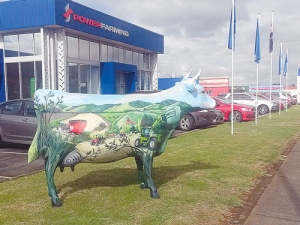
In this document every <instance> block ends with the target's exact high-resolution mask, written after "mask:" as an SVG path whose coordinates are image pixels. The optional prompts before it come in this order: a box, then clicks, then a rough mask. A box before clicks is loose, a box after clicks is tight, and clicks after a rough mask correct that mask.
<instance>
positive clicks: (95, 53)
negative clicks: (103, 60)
mask: <svg viewBox="0 0 300 225" xmlns="http://www.w3.org/2000/svg"><path fill="white" fill-rule="evenodd" d="M90 59H91V60H95V61H99V43H95V42H90Z"/></svg>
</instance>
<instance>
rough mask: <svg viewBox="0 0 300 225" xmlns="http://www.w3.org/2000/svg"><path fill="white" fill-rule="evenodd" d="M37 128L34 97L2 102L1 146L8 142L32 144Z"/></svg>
mask: <svg viewBox="0 0 300 225" xmlns="http://www.w3.org/2000/svg"><path fill="white" fill-rule="evenodd" d="M36 129H37V118H36V114H35V109H34V100H33V99H16V100H9V101H6V102H3V103H1V104H0V148H3V147H4V146H5V144H6V143H18V144H31V142H32V139H33V137H34V135H35V132H36Z"/></svg>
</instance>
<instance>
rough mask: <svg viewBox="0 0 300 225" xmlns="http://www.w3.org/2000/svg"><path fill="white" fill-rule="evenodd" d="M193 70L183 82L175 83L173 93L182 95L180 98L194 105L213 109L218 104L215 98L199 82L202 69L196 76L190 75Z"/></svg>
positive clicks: (178, 95)
mask: <svg viewBox="0 0 300 225" xmlns="http://www.w3.org/2000/svg"><path fill="white" fill-rule="evenodd" d="M191 73H192V70H191V71H189V72H188V74H187V75H185V76H184V78H183V79H182V81H181V82H178V83H176V84H175V86H174V87H173V88H170V89H169V90H171V91H172V92H173V94H174V95H175V96H177V97H180V100H181V101H183V102H186V103H188V104H189V105H191V106H192V107H195V108H202V109H211V108H214V107H215V106H216V102H215V100H213V99H212V98H211V97H210V96H209V95H208V94H206V93H205V91H204V88H203V87H202V86H201V85H200V84H199V76H200V74H201V69H199V72H198V73H197V74H196V75H195V76H194V77H189V76H190V75H191Z"/></svg>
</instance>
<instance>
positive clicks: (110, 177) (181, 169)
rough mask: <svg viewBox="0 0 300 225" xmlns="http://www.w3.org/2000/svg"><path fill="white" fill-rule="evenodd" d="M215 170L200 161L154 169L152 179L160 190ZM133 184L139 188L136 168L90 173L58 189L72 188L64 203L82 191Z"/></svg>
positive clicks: (62, 198) (64, 196)
mask: <svg viewBox="0 0 300 225" xmlns="http://www.w3.org/2000/svg"><path fill="white" fill-rule="evenodd" d="M214 168H218V166H214V165H211V164H206V163H202V162H198V161H194V162H191V163H189V164H186V165H179V166H162V167H154V168H153V170H152V178H153V181H154V183H155V185H156V187H157V188H159V187H160V186H161V185H163V184H165V183H168V182H170V181H172V180H174V179H176V178H177V177H179V176H181V175H183V174H186V173H189V172H191V171H197V170H205V169H214ZM57 172H58V171H57ZM132 184H137V188H139V180H138V177H137V170H136V169H135V168H118V169H109V170H107V169H105V170H101V169H99V170H97V171H92V172H89V173H88V174H86V175H85V176H83V177H81V178H79V179H76V180H74V181H71V182H68V183H65V184H64V185H62V186H60V187H58V188H59V191H61V190H62V189H64V188H66V187H69V188H71V190H69V191H67V192H65V193H64V194H63V196H61V200H62V201H63V200H64V199H65V198H67V196H68V195H70V194H72V193H75V192H77V191H80V190H85V189H88V190H89V189H92V188H97V187H124V186H129V185H132Z"/></svg>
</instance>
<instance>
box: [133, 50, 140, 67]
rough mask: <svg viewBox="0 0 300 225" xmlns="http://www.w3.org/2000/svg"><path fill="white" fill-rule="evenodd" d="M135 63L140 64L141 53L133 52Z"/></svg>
mask: <svg viewBox="0 0 300 225" xmlns="http://www.w3.org/2000/svg"><path fill="white" fill-rule="evenodd" d="M132 60H133V63H132V64H133V65H136V66H138V65H139V54H138V53H137V52H133V54H132Z"/></svg>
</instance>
